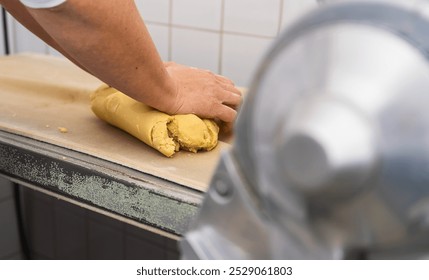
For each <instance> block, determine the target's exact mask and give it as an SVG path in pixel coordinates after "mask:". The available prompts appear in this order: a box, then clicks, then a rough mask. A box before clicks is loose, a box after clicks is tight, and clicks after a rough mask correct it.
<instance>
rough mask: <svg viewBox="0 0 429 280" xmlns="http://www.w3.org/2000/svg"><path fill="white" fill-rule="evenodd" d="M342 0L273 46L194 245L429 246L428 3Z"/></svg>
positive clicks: (255, 252)
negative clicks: (220, 192)
mask: <svg viewBox="0 0 429 280" xmlns="http://www.w3.org/2000/svg"><path fill="white" fill-rule="evenodd" d="M328 2H329V1H328ZM343 2H344V3H339V4H332V5H327V6H326V7H324V8H322V9H319V10H317V11H315V12H314V13H312V14H309V15H308V16H306V17H305V18H303V19H302V20H301V21H300V22H298V23H297V24H296V25H294V26H292V27H291V28H290V29H289V30H287V31H286V32H285V33H284V34H283V35H282V36H280V38H279V39H278V40H277V42H276V44H275V45H273V46H272V48H271V50H270V51H269V53H268V54H267V55H266V58H265V60H264V61H263V63H262V64H261V66H260V70H259V72H258V73H257V75H256V76H255V78H254V83H253V85H252V87H251V89H250V92H249V96H248V98H247V100H246V101H245V104H244V106H243V108H242V111H241V112H240V116H239V119H238V124H237V129H236V133H237V136H236V141H235V145H234V147H233V150H232V151H231V152H230V154H228V155H225V156H224V157H223V159H222V162H221V164H220V166H219V168H218V172H217V176H220V175H219V174H225V175H224V176H223V177H222V178H225V181H226V183H225V184H226V185H227V186H228V189H231V193H232V194H233V199H232V200H226V201H222V203H221V202H220V201H218V200H216V198H215V196H212V195H211V194H212V193H213V190H214V189H215V188H216V187H215V185H216V184H217V183H216V179H214V180H213V182H212V186H211V189H210V191H209V194H208V195H207V196H206V199H205V201H204V203H203V206H202V210H201V214H200V216H199V218H198V221H197V222H196V223H195V224H194V226H193V227H192V229H191V230H190V232H189V233H188V234H187V235H186V240H185V241H184V243H183V244H186V245H184V246H183V248H184V255H185V257H186V256H190V257H197V258H227V259H228V258H260V257H265V258H281V259H317V258H323V259H332V258H333V259H339V258H357V257H359V258H362V257H364V258H424V257H425V256H426V255H427V253H426V252H427V251H428V249H429V241H428V240H429V239H428V238H427V237H428V235H429V228H428V226H427V225H428V218H427V217H429V189H428V188H427V186H428V185H429V176H428V174H429V172H428V166H429V110H427V106H428V104H429V17H428V16H427V14H429V13H427V12H425V11H427V10H428V9H427V7H428V5H427V4H428V3H429V2H428V1H405V0H404V1H393V2H390V1H343ZM227 162H229V163H228V164H227ZM231 165H232V167H231ZM225 166H226V167H225ZM225 168H226V170H225ZM231 170H234V172H232V171H231ZM215 178H216V176H215ZM208 213H210V214H208ZM225 217H227V218H225ZM220 220H222V222H221V221H220ZM253 230H255V232H256V234H255V235H254V236H249V237H247V236H246V235H245V234H244V233H245V232H246V233H248V232H252V231H253ZM243 239H244V240H246V242H244V240H243ZM203 242H205V244H203ZM222 244H223V245H222ZM255 244H260V245H261V246H258V245H255ZM226 247H227V248H228V249H225V248H226ZM202 248H204V250H200V249H202ZM212 250H214V251H215V252H216V253H215V254H211V253H210V252H211V251H212ZM203 251H204V253H203Z"/></svg>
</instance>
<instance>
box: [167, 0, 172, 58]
mask: <svg viewBox="0 0 429 280" xmlns="http://www.w3.org/2000/svg"><path fill="white" fill-rule="evenodd" d="M172 57H173V0H170V3H169V7H168V60H169V61H171V60H173V59H172Z"/></svg>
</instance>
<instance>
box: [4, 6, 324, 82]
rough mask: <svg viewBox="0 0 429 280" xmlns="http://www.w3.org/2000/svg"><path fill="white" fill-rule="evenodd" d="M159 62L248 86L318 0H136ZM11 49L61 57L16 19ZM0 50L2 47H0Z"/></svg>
mask: <svg viewBox="0 0 429 280" xmlns="http://www.w3.org/2000/svg"><path fill="white" fill-rule="evenodd" d="M135 2H136V5H137V7H138V9H139V11H140V13H141V14H142V17H143V18H144V20H145V22H146V24H147V27H148V29H149V32H150V33H151V35H152V37H153V40H154V42H155V44H156V46H157V48H158V51H159V53H160V55H161V57H162V59H163V60H175V61H176V62H178V63H182V64H186V65H191V66H195V67H201V68H205V69H209V70H211V71H213V72H216V73H219V74H222V75H225V76H228V77H230V78H231V79H232V80H234V82H235V83H236V84H237V85H240V86H248V85H249V82H250V81H251V78H252V75H253V73H254V71H255V68H256V67H257V65H258V63H259V61H260V59H261V57H262V56H263V55H264V53H265V52H266V51H267V48H268V46H269V45H270V44H271V43H272V41H273V39H274V38H276V36H277V35H278V34H279V32H280V31H281V30H282V28H284V27H285V26H286V25H287V24H289V23H290V22H291V21H292V20H294V19H295V18H296V17H298V16H300V15H302V14H303V12H305V11H307V10H308V9H311V8H314V7H316V6H317V0H135ZM10 21H11V24H10V25H11V26H10V30H11V34H12V35H11V37H12V38H11V39H12V40H11V41H12V42H11V43H12V52H13V53H17V52H24V51H33V52H38V53H47V54H53V55H59V54H58V53H57V52H55V51H54V50H52V49H50V48H48V47H46V46H45V44H44V43H43V42H41V41H40V40H38V39H37V38H35V37H34V36H33V35H31V34H30V33H29V32H28V31H26V30H25V29H24V28H23V27H22V26H21V25H20V24H18V23H17V22H16V21H14V20H10ZM0 50H1V49H0Z"/></svg>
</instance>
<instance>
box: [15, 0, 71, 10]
mask: <svg viewBox="0 0 429 280" xmlns="http://www.w3.org/2000/svg"><path fill="white" fill-rule="evenodd" d="M20 1H21V3H22V4H24V5H25V6H27V7H29V8H34V9H42V8H52V7H55V6H58V5H60V4H62V3H64V2H66V0H20Z"/></svg>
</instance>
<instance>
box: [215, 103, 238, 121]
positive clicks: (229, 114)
mask: <svg viewBox="0 0 429 280" xmlns="http://www.w3.org/2000/svg"><path fill="white" fill-rule="evenodd" d="M215 110H216V112H217V113H216V116H215V118H218V119H219V120H221V121H224V122H226V123H232V122H234V120H235V118H236V116H237V111H235V110H234V109H232V108H231V107H229V106H226V105H222V104H219V105H218V107H217V108H215Z"/></svg>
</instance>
